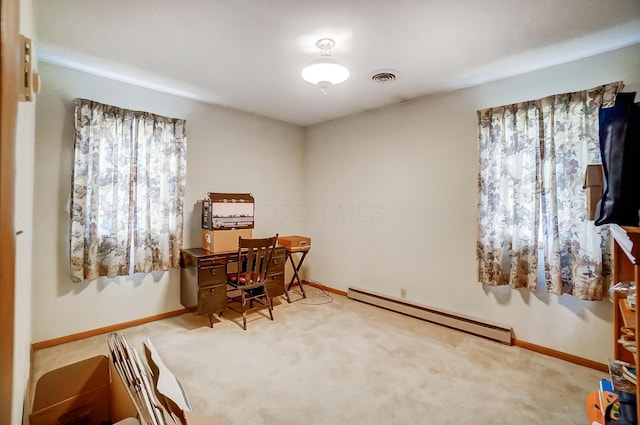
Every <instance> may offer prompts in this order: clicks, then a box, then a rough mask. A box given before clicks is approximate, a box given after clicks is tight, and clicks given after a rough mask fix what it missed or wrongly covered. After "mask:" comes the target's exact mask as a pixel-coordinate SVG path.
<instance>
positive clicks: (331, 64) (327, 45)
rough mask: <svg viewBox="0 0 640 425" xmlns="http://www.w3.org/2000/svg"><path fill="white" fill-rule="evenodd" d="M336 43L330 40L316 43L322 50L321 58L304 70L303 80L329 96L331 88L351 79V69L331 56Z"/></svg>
mask: <svg viewBox="0 0 640 425" xmlns="http://www.w3.org/2000/svg"><path fill="white" fill-rule="evenodd" d="M335 45H336V43H335V41H333V40H332V39H330V38H322V39H320V40H318V41H317V42H316V47H318V49H320V51H321V54H320V57H318V58H317V59H314V60H313V61H311V63H309V65H307V66H305V67H304V69H303V70H302V73H301V75H302V78H303V79H304V80H305V81H307V82H309V83H311V84H316V85H318V86H319V87H320V90H321V91H322V94H327V90H328V89H329V87H331V86H332V85H335V84H340V83H343V82H345V81H347V79H348V78H349V75H350V74H349V69H348V68H347V67H346V66H344V65H343V64H342V63H341V62H340V61H339V60H337V59H336V58H334V57H333V56H331V49H332V48H333V46H335Z"/></svg>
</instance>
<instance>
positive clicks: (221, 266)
mask: <svg viewBox="0 0 640 425" xmlns="http://www.w3.org/2000/svg"><path fill="white" fill-rule="evenodd" d="M285 260H286V251H285V248H284V247H283V246H277V247H276V248H275V250H274V252H273V256H272V258H271V264H270V265H269V268H268V270H267V278H268V280H269V282H268V283H267V291H268V292H269V297H271V298H274V297H277V296H281V295H284V294H285V287H284V264H285ZM239 261H242V259H241V258H240V259H239V258H238V252H237V251H225V252H217V253H213V252H211V251H207V250H205V249H202V248H188V249H183V250H181V251H180V304H182V305H183V306H184V307H185V308H187V309H189V310H192V311H194V312H195V313H196V314H198V315H201V314H214V313H216V314H220V313H221V312H223V311H224V310H226V308H227V272H228V270H227V267H228V266H230V265H233V267H237V264H238V263H239Z"/></svg>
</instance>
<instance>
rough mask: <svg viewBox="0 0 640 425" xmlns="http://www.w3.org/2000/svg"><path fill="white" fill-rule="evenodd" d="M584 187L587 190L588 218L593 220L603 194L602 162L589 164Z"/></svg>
mask: <svg viewBox="0 0 640 425" xmlns="http://www.w3.org/2000/svg"><path fill="white" fill-rule="evenodd" d="M582 188H583V189H586V190H587V218H588V219H589V220H593V219H594V218H595V216H596V208H597V207H598V202H599V201H600V197H601V195H602V164H589V165H587V170H586V172H585V174H584V186H583V187H582Z"/></svg>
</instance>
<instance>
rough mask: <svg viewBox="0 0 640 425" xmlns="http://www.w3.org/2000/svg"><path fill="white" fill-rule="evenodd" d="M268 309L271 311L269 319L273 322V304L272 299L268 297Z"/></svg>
mask: <svg viewBox="0 0 640 425" xmlns="http://www.w3.org/2000/svg"><path fill="white" fill-rule="evenodd" d="M267 308H268V309H269V317H271V320H273V304H271V298H269V296H268V295H267Z"/></svg>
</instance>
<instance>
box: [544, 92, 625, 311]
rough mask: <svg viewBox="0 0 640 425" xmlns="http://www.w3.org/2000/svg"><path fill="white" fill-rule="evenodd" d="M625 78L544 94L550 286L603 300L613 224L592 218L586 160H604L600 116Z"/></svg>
mask: <svg viewBox="0 0 640 425" xmlns="http://www.w3.org/2000/svg"><path fill="white" fill-rule="evenodd" d="M621 89H622V83H621V82H618V83H612V84H607V85H605V86H600V87H596V88H594V89H591V90H585V91H580V92H575V93H565V94H559V95H555V96H549V97H545V98H543V99H540V101H539V104H540V109H541V111H542V121H543V147H542V152H543V154H542V175H541V177H542V180H541V181H542V188H543V190H542V233H543V239H544V256H545V262H544V263H545V267H544V269H545V281H546V286H547V291H548V292H552V293H555V294H558V295H561V294H565V293H566V294H571V295H573V296H574V297H576V298H579V299H583V300H601V299H602V297H603V294H604V291H605V286H606V285H607V284H608V282H607V280H608V279H609V278H610V269H611V252H610V249H609V246H610V241H609V231H608V226H604V227H599V226H595V225H594V224H593V221H590V220H588V219H587V210H586V205H587V200H586V191H585V190H584V189H583V185H584V174H585V169H586V166H587V164H599V163H601V162H602V161H601V158H600V142H599V136H598V135H599V119H598V113H599V110H600V107H602V106H603V105H605V106H607V105H613V103H614V102H615V96H616V94H617V93H618V91H620V90H621Z"/></svg>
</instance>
